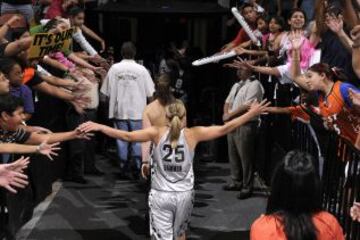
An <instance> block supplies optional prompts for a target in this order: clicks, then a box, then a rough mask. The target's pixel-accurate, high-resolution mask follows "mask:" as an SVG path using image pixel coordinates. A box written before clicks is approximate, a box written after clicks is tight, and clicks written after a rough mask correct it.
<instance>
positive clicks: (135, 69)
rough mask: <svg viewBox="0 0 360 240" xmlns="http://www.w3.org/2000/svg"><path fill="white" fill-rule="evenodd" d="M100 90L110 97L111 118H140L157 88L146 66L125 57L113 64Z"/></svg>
mask: <svg viewBox="0 0 360 240" xmlns="http://www.w3.org/2000/svg"><path fill="white" fill-rule="evenodd" d="M100 91H101V93H103V94H104V95H106V96H108V97H109V98H110V102H109V118H115V119H118V120H140V119H141V118H142V113H143V111H144V109H145V106H146V98H147V97H152V95H153V93H154V91H155V88H154V82H153V80H152V79H151V76H150V74H149V72H148V71H147V70H146V68H145V67H144V66H142V65H140V64H137V63H136V62H135V61H134V60H129V59H124V60H122V61H121V62H119V63H116V64H114V65H112V66H111V68H110V70H109V72H108V74H107V76H106V78H105V79H104V82H103V85H102V86H101V90H100Z"/></svg>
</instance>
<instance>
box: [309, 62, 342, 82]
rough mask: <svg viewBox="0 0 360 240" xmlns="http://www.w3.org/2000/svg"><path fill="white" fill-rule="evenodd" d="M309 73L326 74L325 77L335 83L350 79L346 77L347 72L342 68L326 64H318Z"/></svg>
mask: <svg viewBox="0 0 360 240" xmlns="http://www.w3.org/2000/svg"><path fill="white" fill-rule="evenodd" d="M308 70H309V71H312V72H316V73H318V74H322V73H323V74H325V76H326V77H327V78H328V79H329V80H331V81H333V82H335V81H338V80H340V81H346V80H347V79H348V77H347V76H346V74H345V72H344V71H343V70H342V69H341V68H337V67H332V68H331V67H330V66H329V65H328V64H326V63H316V64H314V65H312V66H311V67H310V68H309V69H308Z"/></svg>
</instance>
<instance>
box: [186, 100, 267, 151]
mask: <svg viewBox="0 0 360 240" xmlns="http://www.w3.org/2000/svg"><path fill="white" fill-rule="evenodd" d="M269 105H270V102H267V100H266V99H265V100H263V101H262V102H261V103H253V104H252V106H251V108H250V110H249V111H248V112H247V113H245V114H244V115H242V116H240V117H238V118H235V119H233V120H231V121H230V122H227V123H226V124H224V125H222V126H211V127H194V128H191V129H190V131H191V134H192V136H193V139H194V141H195V144H196V143H198V142H202V141H208V140H212V139H215V138H218V137H221V136H224V135H226V134H228V133H230V132H232V131H233V130H234V129H236V128H238V127H239V126H241V125H243V124H245V123H247V122H248V121H250V120H251V119H253V118H254V117H256V116H258V115H260V114H261V113H264V112H266V108H267V107H268V106H269Z"/></svg>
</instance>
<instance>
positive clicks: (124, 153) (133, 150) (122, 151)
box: [114, 120, 142, 170]
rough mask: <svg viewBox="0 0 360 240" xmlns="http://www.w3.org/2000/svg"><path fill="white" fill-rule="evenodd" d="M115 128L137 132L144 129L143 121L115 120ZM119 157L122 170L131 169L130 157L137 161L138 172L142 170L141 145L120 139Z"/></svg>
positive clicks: (118, 146) (118, 145) (118, 142)
mask: <svg viewBox="0 0 360 240" xmlns="http://www.w3.org/2000/svg"><path fill="white" fill-rule="evenodd" d="M114 127H115V128H116V129H120V130H124V131H129V132H131V131H136V130H140V129H142V121H141V120H114ZM116 144H117V149H118V156H119V160H120V167H121V168H122V169H124V170H125V169H129V167H130V166H129V159H130V158H129V155H130V157H131V158H132V159H133V160H134V161H135V164H134V165H135V166H136V169H137V170H140V168H141V143H139V142H134V143H129V142H125V141H122V140H120V139H117V140H116Z"/></svg>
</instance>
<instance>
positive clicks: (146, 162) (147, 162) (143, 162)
mask: <svg viewBox="0 0 360 240" xmlns="http://www.w3.org/2000/svg"><path fill="white" fill-rule="evenodd" d="M143 164H149V161H142V162H141V165H143Z"/></svg>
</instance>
